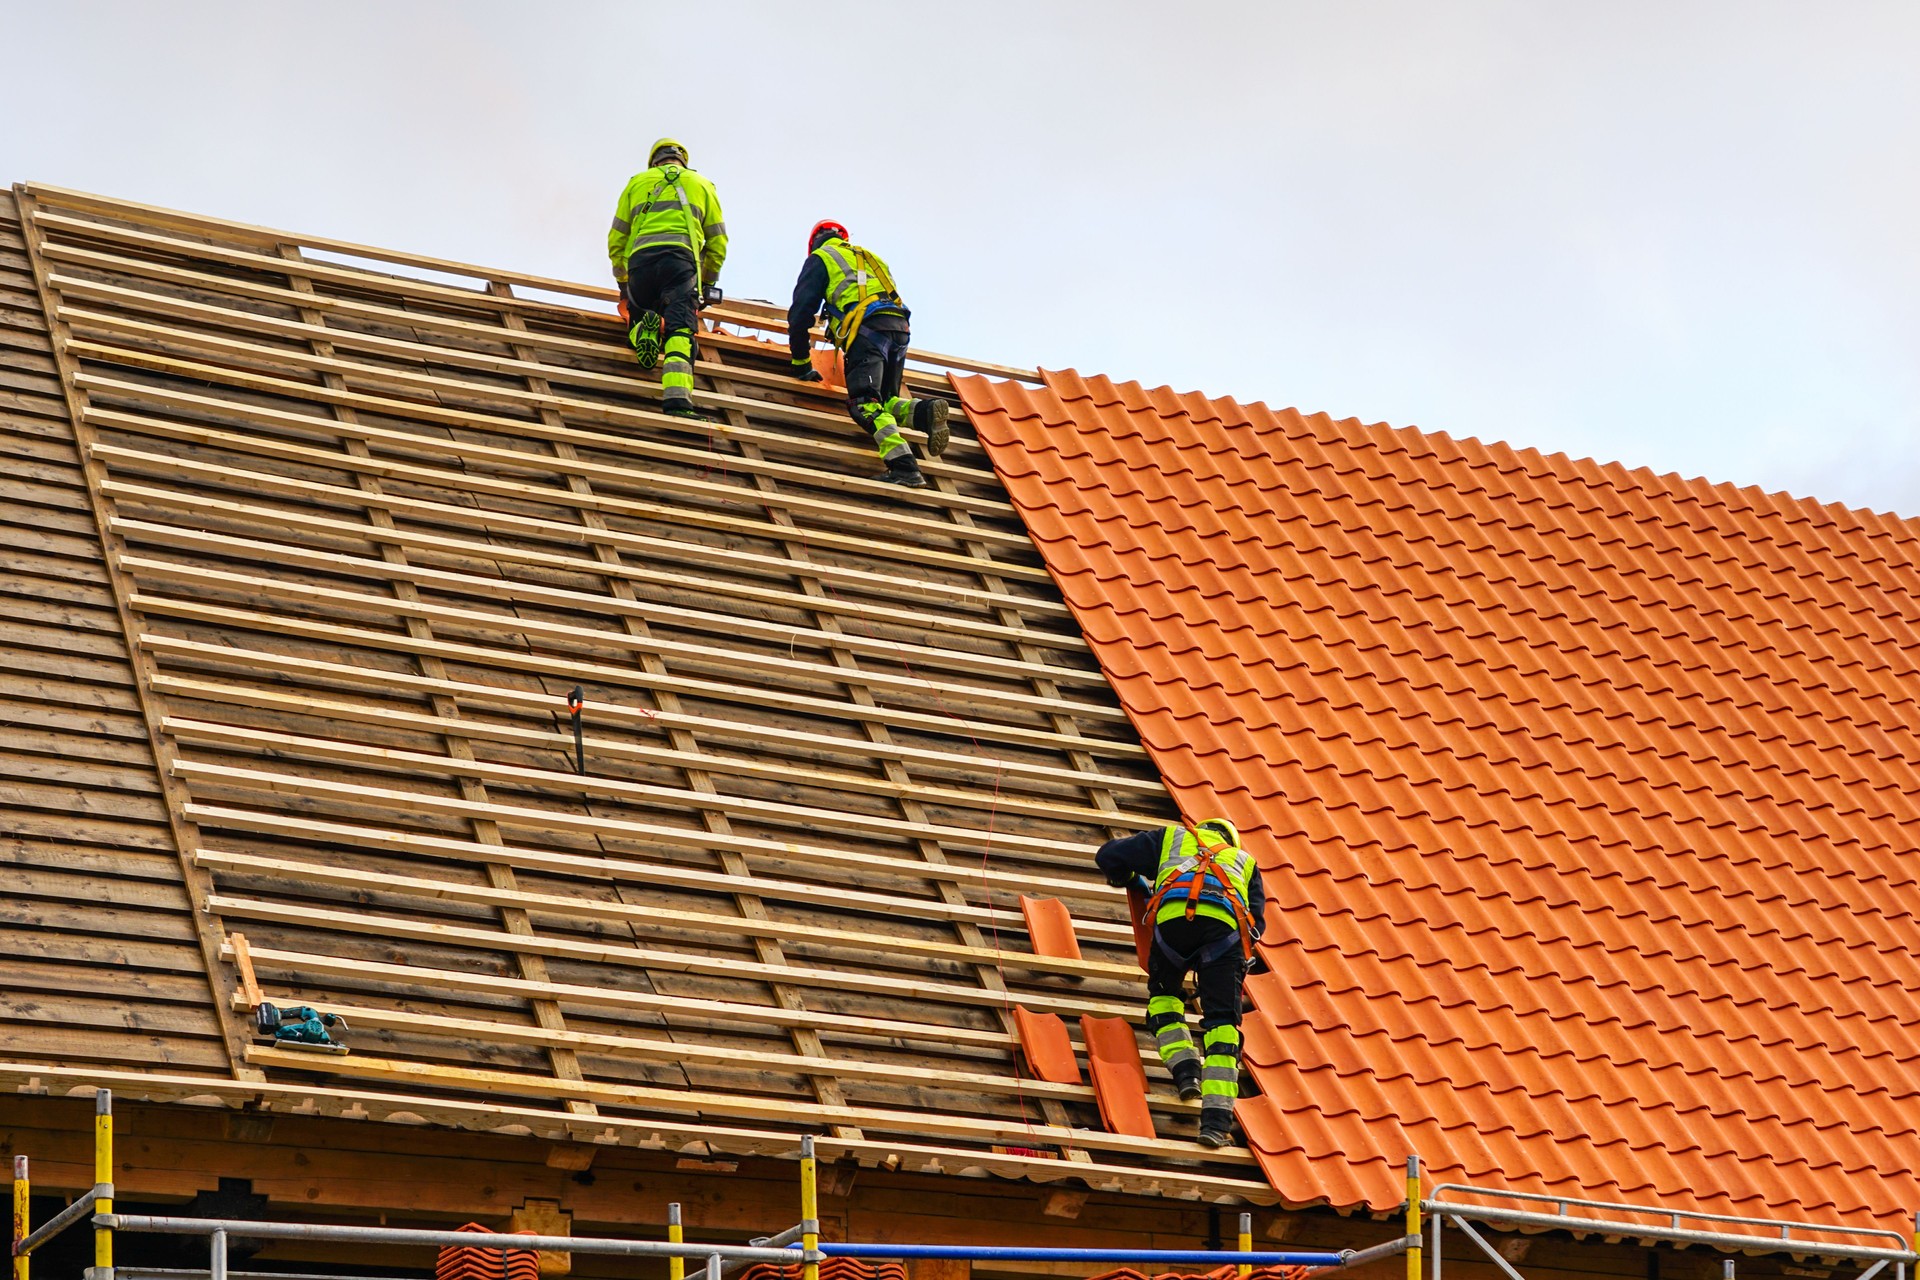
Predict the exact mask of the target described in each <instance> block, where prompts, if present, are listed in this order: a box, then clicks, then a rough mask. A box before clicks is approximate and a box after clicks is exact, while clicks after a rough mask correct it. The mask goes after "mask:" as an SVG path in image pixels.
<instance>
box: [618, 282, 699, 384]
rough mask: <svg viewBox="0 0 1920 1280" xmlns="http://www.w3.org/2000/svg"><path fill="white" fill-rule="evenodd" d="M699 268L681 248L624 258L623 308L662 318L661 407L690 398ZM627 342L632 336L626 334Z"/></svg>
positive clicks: (635, 317) (633, 313)
mask: <svg viewBox="0 0 1920 1280" xmlns="http://www.w3.org/2000/svg"><path fill="white" fill-rule="evenodd" d="M699 279H700V269H699V268H698V267H697V266H695V265H694V262H693V255H691V254H689V253H688V252H686V251H685V250H684V249H649V250H644V251H642V252H640V253H636V254H634V255H633V257H632V258H630V259H628V261H627V283H626V286H625V289H626V295H627V310H628V312H629V313H630V314H631V315H632V317H633V318H634V319H638V318H639V316H640V313H641V312H642V311H657V312H659V313H660V315H661V317H662V318H664V319H665V320H666V322H667V340H666V344H665V346H664V348H663V349H662V352H661V355H662V357H663V359H662V360H661V365H660V399H661V403H662V404H664V405H669V406H671V405H675V404H681V405H685V404H691V403H692V401H693V326H694V322H695V317H696V316H697V315H698V314H699V311H698V308H697V307H696V306H695V297H696V295H695V290H696V289H697V288H698V287H699V284H698V282H699ZM628 340H629V341H631V340H632V336H631V335H629V338H628Z"/></svg>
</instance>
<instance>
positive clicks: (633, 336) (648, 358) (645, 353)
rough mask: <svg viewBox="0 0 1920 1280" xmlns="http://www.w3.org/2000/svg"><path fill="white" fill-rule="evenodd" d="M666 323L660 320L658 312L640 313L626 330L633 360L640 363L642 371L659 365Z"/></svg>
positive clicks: (664, 339)
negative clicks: (631, 347)
mask: <svg viewBox="0 0 1920 1280" xmlns="http://www.w3.org/2000/svg"><path fill="white" fill-rule="evenodd" d="M666 329H667V322H666V321H664V320H662V319H661V318H660V313H659V312H658V311H642V312H641V313H640V318H639V319H638V320H635V321H634V322H633V327H632V328H631V329H628V330H627V341H628V342H629V343H630V344H632V346H633V358H634V359H635V360H638V361H639V362H640V367H641V368H642V369H651V368H653V366H655V365H657V364H659V363H660V347H661V344H662V343H663V342H665V341H666Z"/></svg>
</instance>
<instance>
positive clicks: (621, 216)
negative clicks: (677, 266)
mask: <svg viewBox="0 0 1920 1280" xmlns="http://www.w3.org/2000/svg"><path fill="white" fill-rule="evenodd" d="M664 248H681V249H685V250H686V251H687V252H688V253H689V254H691V255H693V260H694V261H695V262H697V263H699V264H700V278H701V287H703V288H704V287H705V286H707V285H710V284H712V283H713V282H714V281H715V280H717V279H719V276H720V268H721V266H722V265H723V264H724V263H725V262H726V260H727V224H726V222H725V221H724V219H723V217H722V215H721V212H720V193H719V192H718V191H715V190H714V187H713V184H712V183H711V182H708V181H707V180H706V179H705V178H703V177H701V176H700V175H699V174H698V173H696V172H695V171H693V170H692V169H687V168H683V167H682V166H680V165H677V164H663V165H659V166H656V167H655V168H652V169H648V170H647V171H646V172H645V173H636V174H634V175H633V177H631V178H629V179H628V180H627V185H626V187H625V189H623V190H622V191H621V192H620V203H619V204H618V205H616V206H615V207H614V210H613V226H612V227H611V228H609V229H608V231H607V257H608V258H609V259H610V260H611V261H612V263H613V278H614V279H616V280H621V281H624V280H625V279H626V278H627V259H629V258H631V257H632V256H633V255H634V254H636V253H639V252H640V251H641V250H643V249H664Z"/></svg>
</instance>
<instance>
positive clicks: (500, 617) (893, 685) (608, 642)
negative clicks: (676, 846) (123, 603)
mask: <svg viewBox="0 0 1920 1280" xmlns="http://www.w3.org/2000/svg"><path fill="white" fill-rule="evenodd" d="M119 564H120V567H121V568H122V569H124V570H127V571H129V572H131V573H133V574H134V575H144V576H146V577H158V578H162V579H172V580H174V581H178V582H184V583H189V584H192V585H193V586H197V587H200V588H213V589H224V590H228V591H231V592H233V593H234V594H237V595H240V596H241V597H243V598H246V599H250V600H261V599H266V600H286V601H298V602H300V603H302V604H307V605H323V606H332V607H334V608H338V609H343V610H347V611H349V612H360V613H373V614H380V615H386V616H389V617H394V618H400V619H405V618H420V619H423V620H426V621H430V622H440V623H446V624H450V625H454V626H464V627H467V628H474V629H479V630H483V631H492V632H497V633H503V634H506V635H514V636H522V637H525V638H528V639H532V638H535V637H537V638H540V639H543V640H552V641H560V642H563V643H572V644H576V645H579V646H581V647H583V648H587V649H625V650H629V651H632V652H637V653H655V654H660V655H662V656H669V657H674V658H677V659H679V660H680V661H681V662H683V663H684V664H685V666H687V667H688V668H690V669H692V670H696V671H698V670H714V669H718V670H722V671H728V672H732V671H739V670H748V671H754V672H759V673H765V674H767V675H771V676H780V677H786V678H790V679H799V680H815V681H822V682H826V681H830V680H831V677H832V675H833V671H834V669H833V668H829V667H825V666H822V665H821V664H819V663H813V662H805V661H802V660H800V659H797V658H781V657H775V656H771V655H767V654H759V653H755V652H753V651H752V650H747V649H717V648H711V647H708V646H704V645H697V644H689V643H683V642H681V641H677V640H661V639H656V638H654V637H651V636H636V635H632V634H627V633H622V632H618V631H604V630H599V629H596V628H592V627H576V626H571V625H568V624H566V623H560V622H548V621H545V620H543V619H541V618H538V617H525V616H522V615H520V614H514V613H490V612H483V611H480V610H475V609H458V608H454V607H452V606H449V605H436V604H428V603H425V602H423V601H418V600H404V599H396V598H389V597H385V596H370V595H365V594H362V593H360V592H357V591H341V590H336V589H334V588H332V587H320V586H313V585H311V584H308V583H304V582H295V581H291V580H289V579H285V578H263V577H260V576H259V575H257V574H250V573H230V572H226V571H224V570H219V569H203V568H199V567H197V566H193V565H188V564H184V563H181V562H178V561H172V560H155V559H152V558H150V557H147V556H135V555H126V554H123V555H121V556H120V557H119ZM134 594H135V596H136V597H137V599H138V607H139V608H141V609H143V610H146V611H148V612H153V613H171V614H174V615H175V616H181V617H184V616H189V615H190V614H191V613H192V612H194V611H196V610H200V611H201V616H205V615H204V608H205V606H200V605H198V604H197V603H196V602H195V601H192V600H182V599H178V598H174V597H167V596H160V595H155V594H152V593H151V592H148V591H145V590H139V591H136V592H135V593H134ZM518 660H519V661H520V662H521V663H524V662H525V661H526V660H527V656H526V655H525V654H522V655H519V656H518ZM539 661H540V662H541V663H542V664H545V662H546V658H545V656H544V655H543V656H542V657H541V658H540V659H539ZM848 678H851V679H857V680H858V682H859V683H861V684H864V685H867V686H869V687H872V688H875V689H884V690H886V691H887V692H889V693H893V694H896V695H904V696H906V697H908V698H911V697H913V696H915V695H918V696H920V697H923V698H931V699H933V701H934V702H935V703H936V704H937V705H941V706H946V705H954V706H961V707H969V706H972V707H977V706H982V705H986V706H994V707H1004V708H1009V709H1017V710H1021V711H1034V712H1039V713H1041V714H1044V713H1046V712H1048V711H1059V712H1061V713H1062V714H1065V715H1076V716H1087V717H1089V718H1092V719H1099V720H1109V721H1123V720H1125V719H1126V713H1125V712H1123V711H1121V710H1120V709H1119V708H1118V707H1107V706H1102V705H1100V704H1097V703H1088V702H1076V701H1066V700H1063V699H1059V698H1052V699H1049V698H1040V697H1036V696H1035V695H1033V694H1030V693H1017V692H1013V691H1011V690H1007V689H1003V688H996V687H990V686H983V685H957V684H952V683H949V682H947V681H941V680H929V679H926V678H925V677H915V676H906V675H894V674H892V673H890V672H884V671H861V672H858V673H857V674H855V675H853V676H850V677H848Z"/></svg>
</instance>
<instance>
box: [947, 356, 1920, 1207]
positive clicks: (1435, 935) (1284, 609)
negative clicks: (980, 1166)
mask: <svg viewBox="0 0 1920 1280" xmlns="http://www.w3.org/2000/svg"><path fill="white" fill-rule="evenodd" d="M1047 378H1048V385H1047V386H1046V387H1045V388H1034V387H1022V386H1019V385H1015V384H1012V383H1000V382H989V381H987V380H985V379H977V378H976V379H959V380H957V382H958V385H959V386H960V389H961V394H962V397H963V398H964V401H965V403H966V406H967V409H968V412H969V414H970V416H971V417H972V419H973V421H974V423H975V425H976V426H977V428H978V430H979V434H980V438H981V440H982V441H983V442H984V443H985V444H986V445H987V447H988V450H989V452H990V454H991V456H992V459H993V462H994V465H995V467H996V469H997V470H998V471H999V473H1000V475H1001V477H1002V479H1003V480H1004V482H1005V483H1006V485H1007V488H1008V490H1009V491H1010V492H1011V494H1012V496H1013V499H1014V501H1015V503H1016V504H1017V505H1018V506H1019V507H1020V508H1021V509H1022V512H1023V513H1024V515H1025V516H1026V519H1027V522H1028V525H1029V527H1030V529H1031V531H1032V533H1033V536H1034V539H1035V541H1036V542H1037V544H1038V545H1039V546H1040V547H1041V549H1042V551H1043V552H1044V554H1045V556H1046V558H1047V561H1048V564H1049V567H1050V568H1051V569H1052V572H1053V574H1054V577H1055V578H1056V580H1057V581H1058V582H1059V584H1060V587H1061V589H1062V590H1063V591H1064V593H1065V595H1066V599H1067V601H1068V602H1069V604H1070V605H1071V606H1072V607H1073V609H1074V611H1075V614H1076V616H1077V617H1078V619H1079V621H1080V623H1081V625H1082V627H1083V628H1084V629H1085V631H1086V633H1087V635H1088V636H1089V637H1090V638H1091V639H1092V641H1093V642H1094V644H1095V647H1096V649H1097V651H1098V653H1099V656H1100V660H1101V662H1102V664H1103V665H1104V667H1105V669H1106V671H1107V672H1108V674H1109V676H1110V677H1111V679H1112V681H1113V683H1114V685H1115V687H1116V688H1118V689H1119V691H1120V694H1121V697H1122V699H1123V701H1124V703H1125V705H1126V708H1127V710H1128V712H1129V714H1130V715H1131V716H1132V718H1133V721H1134V724H1135V725H1136V727H1137V728H1138V729H1139V731H1140V733H1141V735H1142V736H1143V738H1144V739H1145V740H1146V742H1147V744H1148V746H1149V748H1150V749H1151V751H1152V753H1153V756H1154V759H1155V762H1156V763H1157V764H1158V765H1159V767H1160V769H1161V771H1162V773H1163V775H1164V776H1165V778H1166V779H1167V782H1168V784H1169V785H1170V786H1171V787H1172V788H1173V790H1174V792H1175V793H1176V795H1177V796H1178V798H1179V799H1180V801H1181V804H1182V807H1183V808H1184V810H1185V812H1186V813H1187V815H1188V816H1189V818H1193V819H1197V818H1201V817H1205V816H1208V815H1209V814H1211V813H1214V812H1223V813H1225V814H1227V815H1228V816H1231V817H1232V818H1233V819H1235V820H1236V821H1237V822H1238V823H1239V824H1240V827H1241V830H1242V832H1243V834H1244V837H1245V840H1246V842H1247V844H1248V845H1249V846H1250V847H1251V848H1252V849H1253V850H1254V851H1255V852H1256V853H1257V855H1258V856H1259V858H1260V860H1261V864H1262V866H1263V867H1264V868H1265V874H1266V880H1267V887H1268V893H1269V895H1270V897H1269V901H1270V903H1271V906H1270V907H1269V911H1268V931H1267V936H1266V940H1265V942H1264V943H1263V946H1262V952H1263V957H1264V959H1265V962H1266V964H1267V966H1268V967H1269V969H1270V970H1271V972H1270V973H1267V974H1260V975H1256V976H1255V977H1254V978H1253V979H1252V980H1251V983H1250V989H1251V991H1252V993H1253V995H1254V997H1255V1001H1256V1004H1257V1009H1256V1010H1254V1012H1253V1013H1252V1014H1251V1016H1250V1019H1249V1027H1248V1057H1249V1061H1250V1062H1251V1064H1252V1072H1253V1075H1254V1077H1255V1079H1256V1080H1257V1082H1258V1084H1259V1087H1260V1089H1261V1091H1262V1094H1263V1096H1262V1097H1261V1098H1259V1099H1252V1100H1247V1101H1243V1103H1242V1104H1241V1118H1242V1121H1243V1123H1244V1125H1245V1127H1246V1129H1247V1131H1248V1136H1249V1139H1250V1141H1251V1142H1252V1144H1253V1145H1254V1146H1255V1148H1256V1149H1257V1151H1258V1154H1259V1156H1260V1158H1261V1162H1262V1164H1263V1165H1264V1167H1265V1169H1266V1172H1267V1174H1268V1176H1269V1177H1270V1178H1271V1180H1272V1182H1273V1184H1274V1186H1275V1188H1276V1189H1277V1190H1278V1191H1279V1192H1280V1193H1281V1194H1282V1195H1283V1196H1284V1197H1286V1198H1287V1199H1288V1200H1291V1201H1295V1202H1311V1201H1318V1200H1326V1201H1330V1202H1332V1203H1334V1204H1336V1205H1343V1206H1344V1205H1353V1204H1361V1203H1364V1204H1367V1205H1370V1206H1372V1207H1374V1208H1385V1207H1388V1206H1391V1205H1393V1204H1395V1203H1397V1202H1398V1201H1400V1200H1401V1199H1402V1196H1403V1185H1404V1184H1403V1182H1402V1181H1401V1179H1402V1176H1403V1175H1402V1167H1403V1161H1404V1159H1405V1157H1406V1155H1407V1154H1408V1153H1409V1152H1419V1153H1420V1154H1421V1155H1422V1156H1423V1157H1425V1158H1426V1160H1427V1161H1428V1164H1429V1167H1430V1168H1431V1170H1432V1172H1433V1175H1434V1176H1435V1177H1436V1178H1441V1179H1447V1180H1471V1181H1474V1182H1479V1183H1491V1184H1495V1185H1504V1186H1508V1187H1512V1188H1515V1189H1520V1190H1537V1191H1549V1190H1550V1191H1552V1192H1555V1193H1557V1194H1568V1195H1586V1196H1591V1197H1596V1198H1605V1199H1622V1198H1632V1199H1649V1198H1663V1199H1668V1200H1677V1201H1680V1202H1682V1203H1684V1202H1687V1201H1692V1202H1694V1203H1696V1204H1697V1205H1698V1206H1699V1207H1701V1208H1702V1209H1705V1210H1709V1211H1719V1212H1734V1213H1744V1214H1755V1215H1760V1214H1769V1213H1771V1214H1785V1215H1795V1216H1797V1215H1806V1216H1808V1217H1813V1218H1818V1219H1821V1220H1829V1221H1831V1220H1838V1219H1841V1218H1846V1219H1849V1220H1851V1221H1854V1222H1856V1223H1857V1222H1859V1221H1860V1219H1861V1217H1862V1215H1866V1216H1872V1217H1878V1218H1881V1219H1883V1220H1884V1223H1885V1225H1888V1226H1891V1227H1894V1228H1895V1229H1902V1228H1903V1227H1905V1226H1906V1224H1907V1223H1909V1222H1910V1219H1908V1218H1907V1217H1906V1216H1905V1215H1906V1214H1907V1213H1908V1212H1910V1211H1911V1210H1913V1209H1914V1208H1916V1207H1920V1179H1917V1178H1916V1177H1915V1175H1914V1173H1913V1171H1912V1168H1913V1165H1914V1163H1915V1162H1914V1160H1913V1159H1912V1156H1913V1153H1914V1151H1915V1150H1917V1149H1920V1147H1916V1140H1917V1139H1920V1134H1916V1131H1915V1119H1914V1117H1915V1115H1916V1108H1915V1103H1916V1101H1920V1098H1917V1097H1916V1094H1917V1093H1920V1088H1917V1087H1916V1085H1917V1081H1920V1077H1916V1068H1917V1067H1920V1048H1917V1047H1916V1046H1915V1043H1914V1040H1915V1028H1916V1024H1920V1008H1916V993H1917V991H1920V962H1917V960H1916V954H1915V943H1914V938H1915V931H1914V916H1913V910H1912V908H1913V903H1914V901H1915V891H1916V886H1915V872H1916V869H1920V858H1916V857H1915V855H1914V852H1913V849H1914V843H1915V838H1914V833H1915V830H1916V819H1917V818H1920V768H1917V766H1920V738H1916V730H1915V727H1914V726H1915V725H1916V724H1920V707H1916V698H1920V674H1917V673H1916V658H1920V522H1914V521H1907V520H1901V519H1897V518H1894V517H1888V516H1879V515H1874V514H1870V513H1864V512H1857V511H1849V510H1845V509H1842V508H1838V507H1833V506H1823V505H1820V504H1817V503H1814V502H1810V501H1800V500H1794V499H1789V498H1786V497H1782V496H1779V495H1770V494H1764V493H1760V492H1758V491H1756V490H1753V489H1739V488H1734V487H1732V486H1729V485H1713V484H1708V483H1706V482H1704V481H1683V480H1680V479H1678V478H1676V477H1673V476H1656V475H1653V474H1651V473H1650V472H1647V471H1644V470H1642V471H1629V470H1627V469H1625V468H1623V467H1620V466H1617V465H1602V464H1598V463H1594V462H1588V461H1577V462H1576V461H1569V460H1568V459H1566V458H1565V457H1562V456H1553V457H1546V456H1542V455H1540V454H1538V453H1535V452H1531V451H1521V450H1515V449H1512V448H1509V447H1507V446H1504V445H1499V444H1482V443H1479V442H1477V441H1473V440H1455V439H1451V438H1449V437H1447V436H1444V435H1428V434H1424V433H1421V432H1418V431H1412V430H1394V429H1390V428H1388V427H1385V426H1367V425H1363V424H1361V423H1359V422H1357V421H1351V420H1348V421H1341V422H1336V421H1333V420H1331V419H1329V418H1327V417H1325V416H1319V417H1312V418H1307V417H1302V416H1301V415H1300V414H1298V413H1295V412H1292V411H1282V412H1273V411H1270V410H1268V409H1267V408H1265V407H1264V406H1261V405H1250V406H1242V405H1239V404H1236V403H1235V402H1233V401H1231V400H1209V399H1205V398H1202V397H1199V396H1196V395H1176V394H1174V393H1172V392H1169V391H1166V390H1164V389H1163V390H1158V391H1145V390H1142V389H1141V388H1140V387H1139V386H1138V385H1135V384H1121V383H1113V382H1109V381H1107V380H1106V379H1104V378H1084V379H1083V378H1081V377H1079V376H1078V375H1076V374H1073V373H1055V374H1049V375H1048V376H1047Z"/></svg>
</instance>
